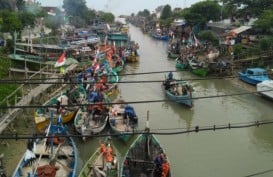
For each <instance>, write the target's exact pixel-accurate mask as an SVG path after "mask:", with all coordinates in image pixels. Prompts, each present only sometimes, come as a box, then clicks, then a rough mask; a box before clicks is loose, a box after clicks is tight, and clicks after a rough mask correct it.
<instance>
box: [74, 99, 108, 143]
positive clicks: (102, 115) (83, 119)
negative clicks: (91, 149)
mask: <svg viewBox="0 0 273 177" xmlns="http://www.w3.org/2000/svg"><path fill="white" fill-rule="evenodd" d="M108 118H109V115H108V109H106V106H105V105H102V104H99V103H97V104H93V105H92V104H89V105H88V106H87V107H86V108H84V107H82V108H80V109H79V110H78V112H77V114H76V116H75V119H74V127H75V129H76V131H77V132H78V133H79V134H81V135H83V136H84V137H83V140H85V139H86V137H85V136H88V135H94V134H98V133H100V132H102V131H103V130H104V128H105V127H106V125H107V122H108Z"/></svg>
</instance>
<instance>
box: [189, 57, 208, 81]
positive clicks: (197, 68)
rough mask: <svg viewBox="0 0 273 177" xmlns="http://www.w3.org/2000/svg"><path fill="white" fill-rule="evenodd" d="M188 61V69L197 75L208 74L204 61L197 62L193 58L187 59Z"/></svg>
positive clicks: (203, 75)
mask: <svg viewBox="0 0 273 177" xmlns="http://www.w3.org/2000/svg"><path fill="white" fill-rule="evenodd" d="M188 63H189V67H190V71H191V72H192V73H193V74H195V75H197V76H201V77H205V76H207V75H208V73H209V69H208V67H207V66H205V65H206V64H205V63H204V62H199V61H197V60H195V59H191V60H189V61H188Z"/></svg>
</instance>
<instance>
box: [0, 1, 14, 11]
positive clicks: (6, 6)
mask: <svg viewBox="0 0 273 177" xmlns="http://www.w3.org/2000/svg"><path fill="white" fill-rule="evenodd" d="M0 10H12V6H11V4H10V2H9V0H0Z"/></svg>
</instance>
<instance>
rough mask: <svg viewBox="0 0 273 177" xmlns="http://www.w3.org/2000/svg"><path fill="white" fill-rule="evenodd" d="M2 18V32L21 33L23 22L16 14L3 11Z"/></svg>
mask: <svg viewBox="0 0 273 177" xmlns="http://www.w3.org/2000/svg"><path fill="white" fill-rule="evenodd" d="M0 17H1V18H2V20H3V22H2V25H1V29H0V30H1V32H10V33H12V32H14V31H15V30H16V31H20V30H21V29H22V27H23V26H22V22H21V21H20V19H19V18H18V15H17V13H16V12H9V11H8V10H3V11H1V12H0Z"/></svg>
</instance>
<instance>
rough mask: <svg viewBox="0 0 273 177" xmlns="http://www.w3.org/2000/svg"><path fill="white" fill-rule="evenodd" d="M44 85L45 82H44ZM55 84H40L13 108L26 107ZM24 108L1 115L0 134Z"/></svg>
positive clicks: (71, 67)
mask: <svg viewBox="0 0 273 177" xmlns="http://www.w3.org/2000/svg"><path fill="white" fill-rule="evenodd" d="M76 67H77V65H71V66H70V67H68V68H67V69H66V71H69V70H74V69H75V68H76ZM56 77H57V75H52V76H51V77H50V78H56ZM49 81H50V82H51V83H52V82H57V81H58V79H50V80H49ZM45 83H46V82H45ZM53 85H55V84H40V85H38V86H37V87H35V88H33V89H32V90H31V91H30V92H29V93H28V94H27V95H26V96H24V97H22V99H21V100H20V101H18V103H17V104H16V105H15V106H28V105H30V103H31V101H32V100H33V99H34V98H36V97H38V96H39V95H40V94H41V93H42V92H44V91H46V90H47V89H48V88H50V87H52V86H53ZM23 109H24V108H12V109H10V110H9V111H8V113H7V114H5V115H3V116H2V117H1V118H0V134H1V133H2V132H3V131H4V130H5V129H6V128H7V127H8V125H9V124H10V123H11V122H12V121H13V120H14V119H15V118H16V117H17V116H19V115H20V114H21V113H22V112H23Z"/></svg>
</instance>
